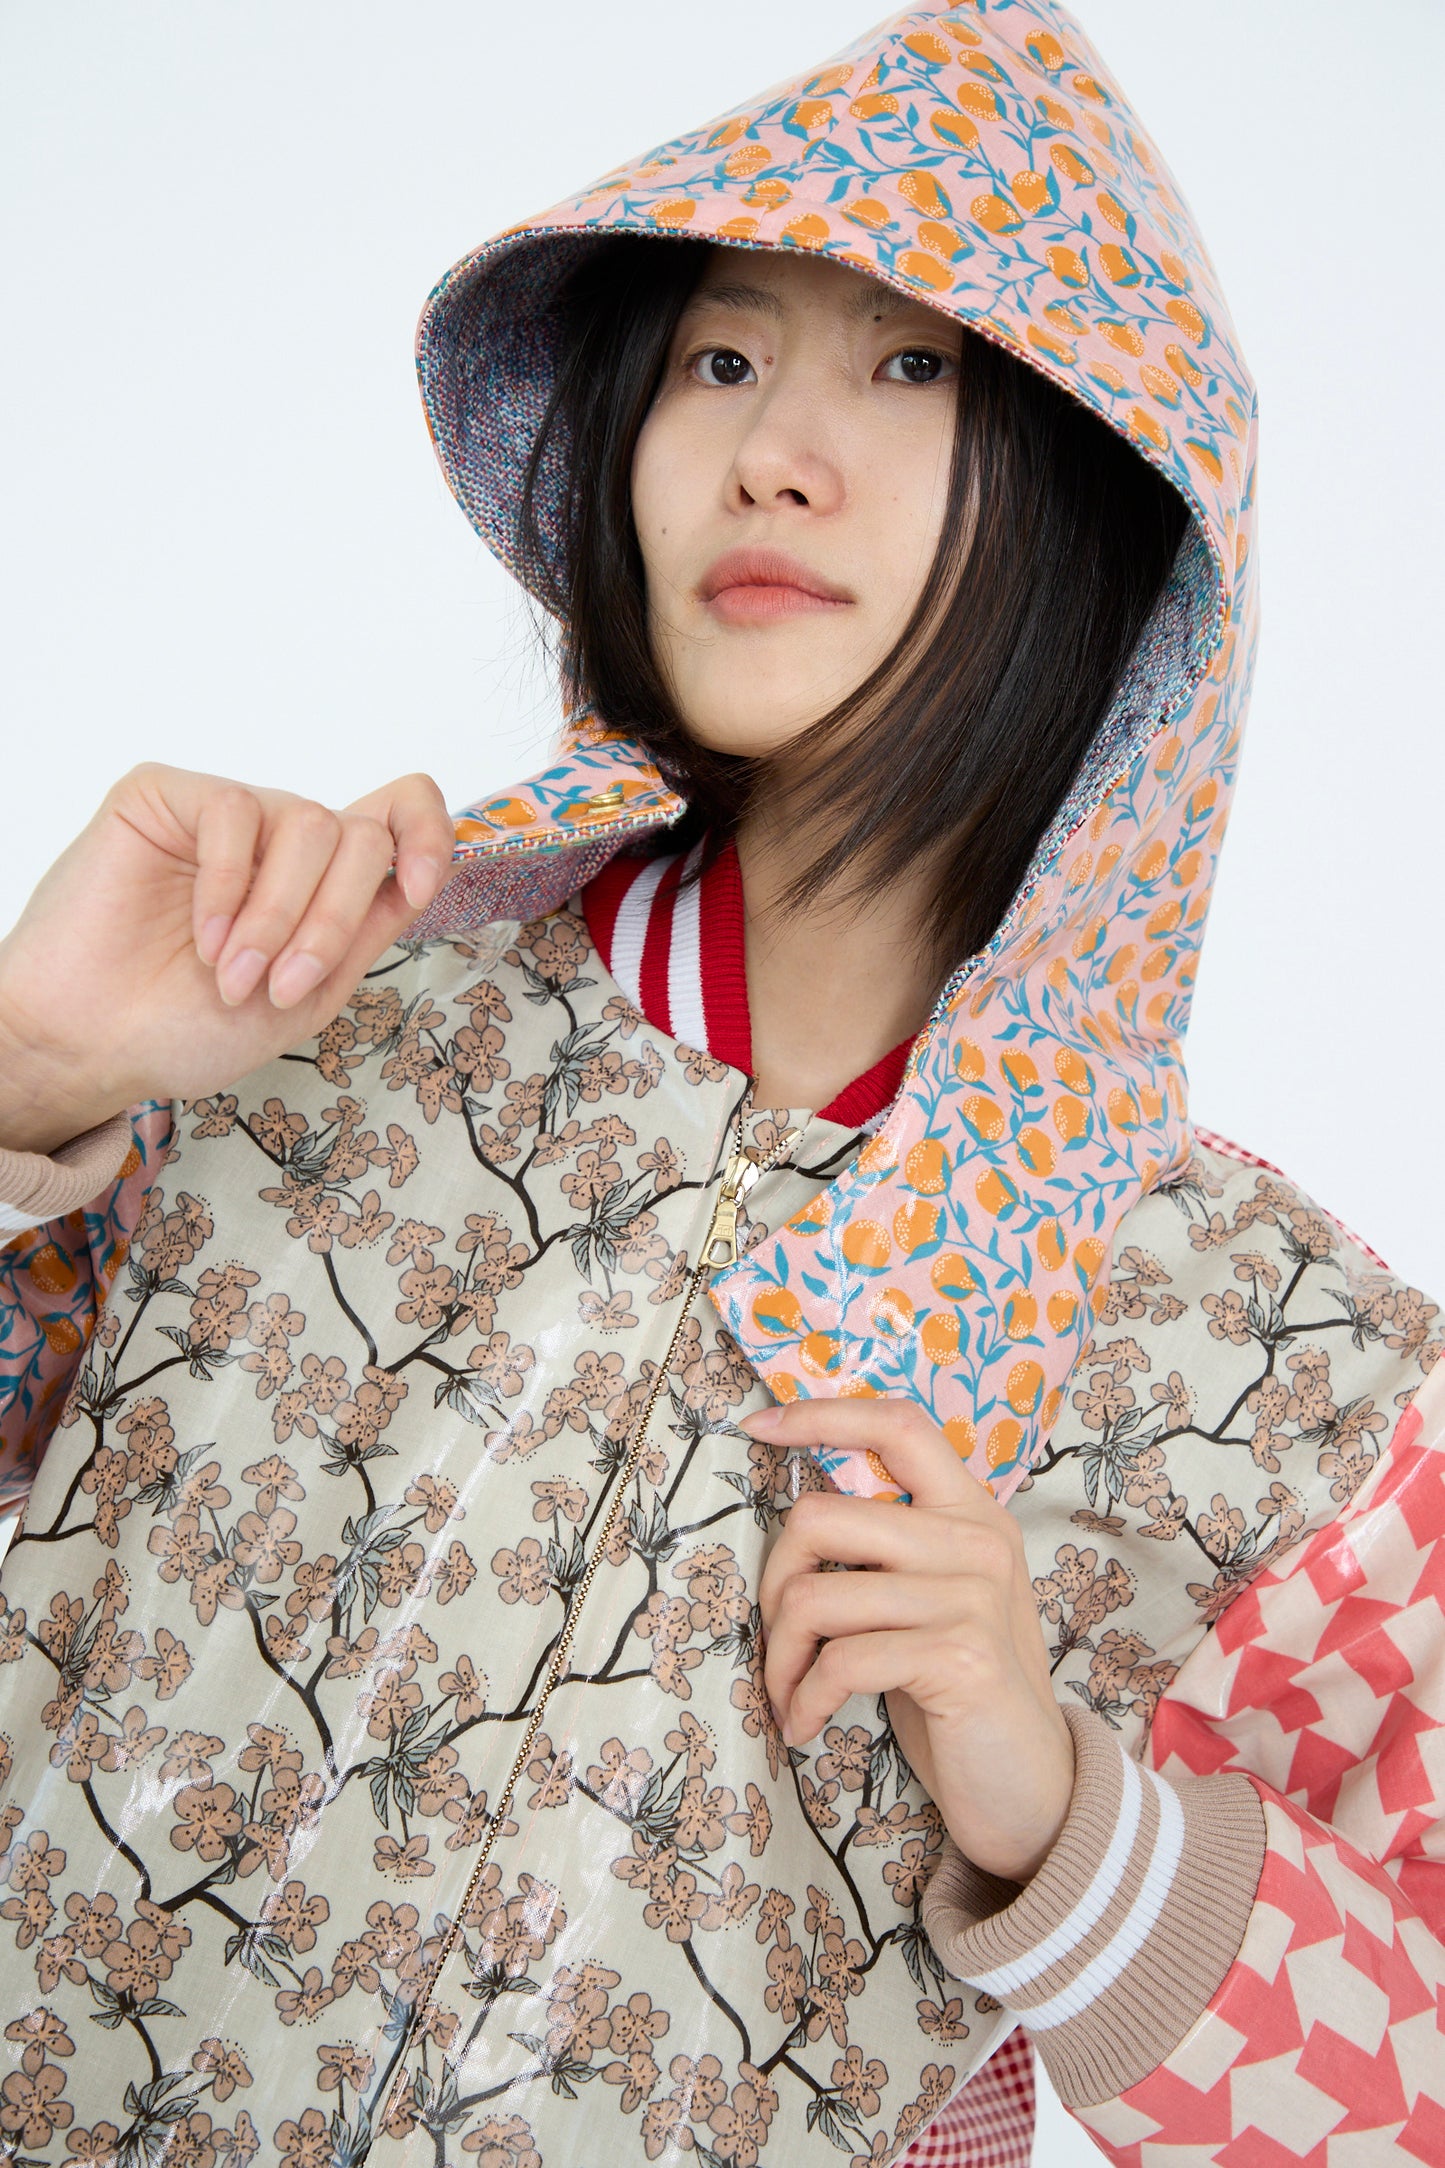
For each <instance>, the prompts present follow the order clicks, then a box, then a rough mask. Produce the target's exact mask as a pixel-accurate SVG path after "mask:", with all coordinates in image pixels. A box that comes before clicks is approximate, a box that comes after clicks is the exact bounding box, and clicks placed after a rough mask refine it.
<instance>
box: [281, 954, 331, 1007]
mask: <svg viewBox="0 0 1445 2168" xmlns="http://www.w3.org/2000/svg"><path fill="white" fill-rule="evenodd" d="M325 976H326V966H325V964H323V963H322V961H321V958H320V957H319V956H313V955H312V954H311V951H310V950H309V949H298V950H297V951H296V954H295V955H294V956H288V957H287V958H286V961H285V963H283V964H281V965H279V966H278V968H277V970H276V972H275V973H274V975H273V977H272V980H271V1004H272V1007H273V1008H277V1009H288V1008H290V1006H291V1004H292V1002H293V1001H299V1000H300V999H301V996H302V995H303V994H309V993H310V991H311V989H312V987H313V986H319V985H320V983H321V981H322V979H323V978H324V977H325Z"/></svg>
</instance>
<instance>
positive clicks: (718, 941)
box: [580, 842, 913, 1129]
mask: <svg viewBox="0 0 1445 2168" xmlns="http://www.w3.org/2000/svg"><path fill="white" fill-rule="evenodd" d="M686 855H687V854H686V853H685V852H679V854H678V855H677V857H675V858H673V859H671V860H669V861H668V864H667V867H666V870H665V871H664V873H663V874H662V877H661V879H660V880H659V881H658V882H657V887H656V889H655V891H654V893H653V896H652V899H651V902H650V903H649V905H648V907H647V921H646V931H645V933H644V934H643V940H642V957H641V963H640V966H639V977H638V982H637V985H636V986H635V987H633V986H631V985H629V984H627V982H626V979H625V978H622V979H621V980H620V983H621V984H622V987H623V991H624V993H626V994H627V995H628V996H629V997H630V998H633V999H635V1000H636V1002H637V1005H638V1007H639V1008H640V1009H641V1011H642V1013H643V1015H644V1016H645V1017H646V1018H647V1021H648V1022H649V1023H650V1024H654V1025H656V1027H657V1029H658V1030H659V1031H665V1032H666V1033H667V1035H668V1037H669V1038H672V1037H674V1036H675V1033H674V1028H673V1020H672V1005H671V1001H670V999H669V993H668V983H669V975H670V972H671V970H672V968H673V966H674V962H675V957H674V952H673V939H672V935H673V913H674V905H675V900H676V897H677V891H678V884H679V882H680V881H681V879H682V868H683V864H684V861H685V858H686ZM653 865H655V861H653V860H650V859H646V858H629V857H625V856H623V857H618V858H614V859H612V860H610V861H609V863H608V864H607V865H605V866H604V867H603V869H602V871H601V872H600V873H599V874H597V875H596V877H595V878H594V879H593V880H591V881H589V882H588V884H587V886H586V887H585V888H584V889H583V891H582V895H581V899H580V900H581V904H582V912H583V916H584V917H585V918H586V921H587V929H588V932H589V933H590V934H591V936H592V940H593V943H594V945H595V946H596V949H597V952H598V954H599V955H600V957H601V958H602V961H603V963H604V964H605V965H606V967H607V969H608V970H609V971H613V972H614V975H616V974H617V973H618V971H619V968H620V963H621V959H620V958H619V959H617V961H616V962H614V935H615V932H616V927H617V919H618V914H619V912H620V911H621V908H622V905H623V903H624V901H625V899H626V898H627V896H628V895H629V894H630V892H631V889H632V886H633V883H634V882H635V881H637V880H638V879H639V878H640V877H641V876H642V875H643V874H644V873H645V872H646V871H647V870H648V869H649V867H651V866H653ZM700 890H701V893H700V896H699V899H698V927H699V938H698V968H699V972H700V975H701V981H702V983H701V987H700V989H699V991H700V995H701V1001H700V1007H701V1011H702V1016H703V1020H704V1022H705V1024H706V1027H707V1049H706V1050H707V1052H708V1053H709V1054H711V1055H712V1056H713V1057H714V1059H715V1060H717V1061H724V1062H726V1063H727V1064H728V1066H729V1067H730V1068H733V1069H741V1070H742V1072H743V1074H744V1076H751V1075H752V1066H753V1027H752V1017H751V1014H750V1012H749V1009H748V978H747V958H746V942H745V938H744V914H743V880H742V868H741V866H740V865H739V863H738V854H737V851H736V848H735V847H734V845H733V844H732V843H731V842H729V843H725V844H724V845H723V847H722V849H721V850H720V851H719V852H718V853H717V855H716V857H715V858H713V859H712V861H711V863H710V864H709V865H708V866H707V869H706V871H705V872H704V874H703V876H702V881H701V884H700ZM644 893H645V892H644ZM632 924H633V927H634V929H636V928H637V926H638V924H639V921H638V919H637V916H636V913H635V912H634V913H633V915H632ZM912 1045H913V1040H912V1038H911V1037H910V1038H907V1039H900V1040H899V1042H898V1044H897V1046H895V1047H892V1048H890V1049H889V1051H888V1052H887V1053H886V1054H885V1055H883V1057H882V1059H881V1060H879V1061H875V1062H874V1064H873V1066H872V1068H871V1069H865V1070H864V1071H863V1074H862V1075H861V1076H856V1077H854V1079H853V1081H852V1083H851V1084H845V1085H844V1087H843V1089H842V1091H840V1092H839V1093H838V1095H837V1097H836V1098H834V1099H830V1100H829V1102H828V1104H827V1106H825V1107H820V1108H819V1109H818V1112H819V1113H820V1115H822V1117H823V1118H824V1119H825V1120H826V1121H830V1122H838V1123H839V1124H840V1125H841V1126H842V1127H844V1128H847V1129H861V1128H862V1126H863V1124H864V1123H865V1122H869V1121H872V1120H873V1119H874V1117H875V1116H877V1115H879V1114H881V1113H882V1112H883V1111H884V1109H885V1108H886V1107H888V1106H889V1105H891V1103H892V1101H893V1098H894V1096H895V1094H896V1093H897V1090H898V1087H899V1085H900V1084H901V1082H902V1081H903V1071H904V1069H905V1067H906V1066H907V1063H908V1055H909V1051H910V1049H911V1048H912Z"/></svg>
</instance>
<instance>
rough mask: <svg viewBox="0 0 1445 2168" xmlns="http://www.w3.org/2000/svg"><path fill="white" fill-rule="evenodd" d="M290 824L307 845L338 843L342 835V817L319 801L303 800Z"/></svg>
mask: <svg viewBox="0 0 1445 2168" xmlns="http://www.w3.org/2000/svg"><path fill="white" fill-rule="evenodd" d="M290 824H291V826H292V828H293V829H294V830H295V832H296V834H297V835H298V836H299V837H300V838H301V840H302V841H303V842H306V843H332V844H334V843H335V842H336V839H337V837H338V836H339V835H340V834H341V817H340V815H339V814H337V813H333V812H332V810H331V808H330V806H329V805H322V804H321V803H320V801H319V800H318V799H315V798H302V799H300V800H299V801H298V803H297V804H296V806H295V807H294V808H293V809H292V812H291V815H290Z"/></svg>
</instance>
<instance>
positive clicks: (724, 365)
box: [690, 346, 753, 386]
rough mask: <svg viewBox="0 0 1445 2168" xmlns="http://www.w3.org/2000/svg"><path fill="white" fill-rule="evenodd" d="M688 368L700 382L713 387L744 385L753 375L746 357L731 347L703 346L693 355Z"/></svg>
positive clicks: (750, 364)
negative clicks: (698, 352) (699, 351)
mask: <svg viewBox="0 0 1445 2168" xmlns="http://www.w3.org/2000/svg"><path fill="white" fill-rule="evenodd" d="M690 367H691V370H692V373H693V375H694V376H696V377H697V378H698V379H699V381H700V382H702V383H704V384H712V385H715V386H730V385H733V384H745V383H746V382H747V381H748V378H749V377H750V376H752V374H753V365H752V363H751V362H750V361H749V360H748V357H747V355H746V354H740V353H738V352H737V350H736V348H735V347H731V346H705V347H704V348H703V350H702V352H701V353H700V354H694V356H693V358H692V362H691V364H690Z"/></svg>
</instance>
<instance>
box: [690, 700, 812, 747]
mask: <svg viewBox="0 0 1445 2168" xmlns="http://www.w3.org/2000/svg"><path fill="white" fill-rule="evenodd" d="M821 712H822V711H821V710H820V709H819V710H815V711H814V712H812V713H810V714H808V715H803V716H792V717H788V718H782V717H779V718H776V719H775V718H773V717H770V716H760V715H759V714H758V711H757V708H756V707H755V706H754V707H751V708H749V710H748V711H747V713H746V714H737V715H733V714H729V713H718V712H715V711H714V712H709V713H705V714H702V715H698V714H696V713H695V712H694V711H693V710H692V709H690V708H689V709H685V710H684V712H683V727H684V729H685V730H686V731H687V734H688V736H689V737H690V738H691V739H693V740H694V742H695V743H696V744H698V745H703V746H706V748H707V750H708V751H709V752H710V753H732V754H734V755H736V756H738V757H740V758H744V759H748V760H759V759H765V758H767V756H768V755H769V754H772V753H779V752H781V751H782V749H783V747H784V746H785V745H789V744H791V743H792V741H793V739H794V738H797V737H800V736H801V735H802V733H803V731H805V730H806V729H807V727H808V725H809V723H813V722H816V721H817V719H818V715H819V714H820V713H821Z"/></svg>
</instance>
